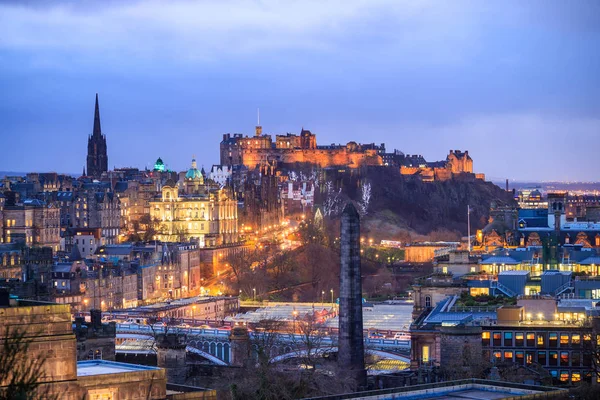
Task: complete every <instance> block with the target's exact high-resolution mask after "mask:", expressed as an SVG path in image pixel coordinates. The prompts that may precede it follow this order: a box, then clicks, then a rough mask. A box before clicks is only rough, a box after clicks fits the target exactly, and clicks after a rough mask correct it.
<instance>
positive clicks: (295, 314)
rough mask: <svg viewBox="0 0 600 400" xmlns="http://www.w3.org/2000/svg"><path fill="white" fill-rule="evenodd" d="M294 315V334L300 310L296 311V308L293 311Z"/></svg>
mask: <svg viewBox="0 0 600 400" xmlns="http://www.w3.org/2000/svg"><path fill="white" fill-rule="evenodd" d="M292 315H293V316H294V334H296V317H297V316H298V311H296V309H295V308H294V311H292Z"/></svg>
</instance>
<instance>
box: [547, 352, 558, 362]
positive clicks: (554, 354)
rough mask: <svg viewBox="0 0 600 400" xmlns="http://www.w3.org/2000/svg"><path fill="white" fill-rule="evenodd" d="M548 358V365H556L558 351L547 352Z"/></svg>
mask: <svg viewBox="0 0 600 400" xmlns="http://www.w3.org/2000/svg"><path fill="white" fill-rule="evenodd" d="M549 355H550V357H549V359H548V365H558V352H557V351H551V352H549Z"/></svg>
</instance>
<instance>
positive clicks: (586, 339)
mask: <svg viewBox="0 0 600 400" xmlns="http://www.w3.org/2000/svg"><path fill="white" fill-rule="evenodd" d="M481 340H482V343H483V345H484V346H490V345H493V346H504V347H543V348H545V347H569V348H578V347H580V346H581V345H582V344H589V343H591V340H592V337H591V335H589V334H584V335H581V334H580V333H567V332H560V333H558V332H548V333H546V332H489V331H486V332H482V333H481Z"/></svg>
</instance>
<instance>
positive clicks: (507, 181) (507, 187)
mask: <svg viewBox="0 0 600 400" xmlns="http://www.w3.org/2000/svg"><path fill="white" fill-rule="evenodd" d="M506 191H507V192H508V178H506Z"/></svg>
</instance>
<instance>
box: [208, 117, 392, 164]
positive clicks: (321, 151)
mask: <svg viewBox="0 0 600 400" xmlns="http://www.w3.org/2000/svg"><path fill="white" fill-rule="evenodd" d="M220 149H221V165H245V166H247V167H249V168H254V167H256V166H257V165H262V164H265V163H267V162H272V161H277V162H281V163H285V164H292V163H296V162H302V163H311V164H315V165H318V166H320V167H331V166H346V167H350V168H358V167H360V166H363V165H383V159H382V155H383V154H384V153H385V145H384V144H383V143H382V144H381V145H376V144H374V143H371V144H359V143H356V142H349V143H348V144H346V145H335V144H332V145H330V146H317V138H316V135H314V134H313V133H312V132H310V131H308V130H305V129H302V131H301V132H300V135H295V134H291V133H288V134H286V135H276V137H275V143H273V139H272V137H271V135H263V134H262V128H261V127H260V126H257V127H256V134H255V136H253V137H250V136H244V135H242V134H233V135H232V134H229V133H227V134H224V135H223V140H222V141H221V146H220Z"/></svg>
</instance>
